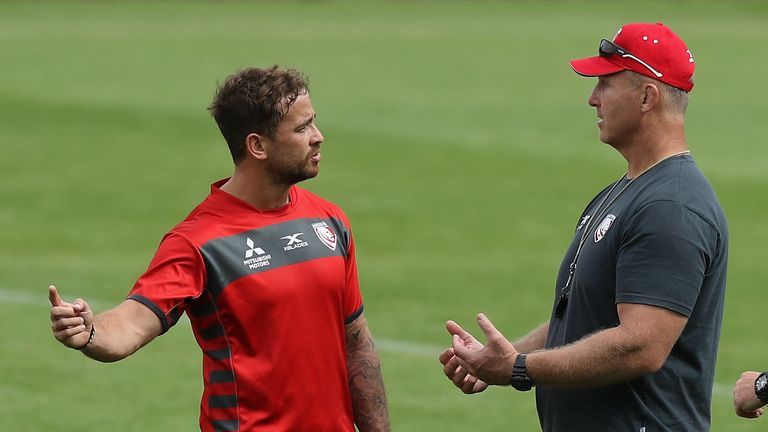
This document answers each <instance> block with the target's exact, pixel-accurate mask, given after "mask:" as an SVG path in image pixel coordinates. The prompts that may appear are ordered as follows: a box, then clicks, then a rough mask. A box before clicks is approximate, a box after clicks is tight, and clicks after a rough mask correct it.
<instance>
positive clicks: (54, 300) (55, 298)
mask: <svg viewBox="0 0 768 432" xmlns="http://www.w3.org/2000/svg"><path fill="white" fill-rule="evenodd" d="M48 301H50V302H51V306H59V305H61V304H62V303H64V301H62V300H61V297H59V292H58V291H56V287H55V286H54V285H48Z"/></svg>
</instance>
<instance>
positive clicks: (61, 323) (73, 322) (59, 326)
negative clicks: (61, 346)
mask: <svg viewBox="0 0 768 432" xmlns="http://www.w3.org/2000/svg"><path fill="white" fill-rule="evenodd" d="M77 326H85V322H84V321H83V318H82V317H74V318H62V319H58V320H56V321H54V322H53V323H52V324H51V329H52V330H53V332H54V333H56V332H58V331H61V330H64V329H68V328H71V327H77Z"/></svg>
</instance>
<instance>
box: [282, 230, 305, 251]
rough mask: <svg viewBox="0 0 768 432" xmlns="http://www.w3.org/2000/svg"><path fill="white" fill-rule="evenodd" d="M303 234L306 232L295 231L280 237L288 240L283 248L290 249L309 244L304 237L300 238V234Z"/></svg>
mask: <svg viewBox="0 0 768 432" xmlns="http://www.w3.org/2000/svg"><path fill="white" fill-rule="evenodd" d="M302 235H304V233H295V234H291V235H287V236H285V237H280V238H281V239H282V240H286V241H287V242H288V243H287V244H286V245H285V246H283V250H284V251H290V250H294V249H298V248H303V247H307V246H309V243H308V242H305V241H304V240H303V239H301V238H299V236H302Z"/></svg>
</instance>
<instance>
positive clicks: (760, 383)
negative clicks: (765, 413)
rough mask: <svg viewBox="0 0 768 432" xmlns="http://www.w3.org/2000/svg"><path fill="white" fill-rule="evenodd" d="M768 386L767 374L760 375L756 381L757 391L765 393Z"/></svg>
mask: <svg viewBox="0 0 768 432" xmlns="http://www.w3.org/2000/svg"><path fill="white" fill-rule="evenodd" d="M766 385H768V376H766V375H765V374H763V375H760V376H759V377H758V378H757V381H755V391H758V392H763V391H765V386H766Z"/></svg>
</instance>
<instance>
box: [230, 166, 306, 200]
mask: <svg viewBox="0 0 768 432" xmlns="http://www.w3.org/2000/svg"><path fill="white" fill-rule="evenodd" d="M290 189H291V185H276V184H274V183H271V182H269V179H268V178H266V176H264V175H260V172H255V171H254V170H247V169H243V168H241V167H235V171H234V173H233V174H232V177H231V178H230V179H229V180H228V181H227V182H226V183H224V184H223V185H222V186H221V190H223V191H224V192H227V193H228V194H230V195H232V196H234V197H236V198H239V199H241V200H243V201H245V202H247V203H248V204H250V205H251V206H252V207H253V208H255V209H258V210H271V209H276V208H279V207H282V206H284V205H286V204H288V202H289V194H290Z"/></svg>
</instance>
